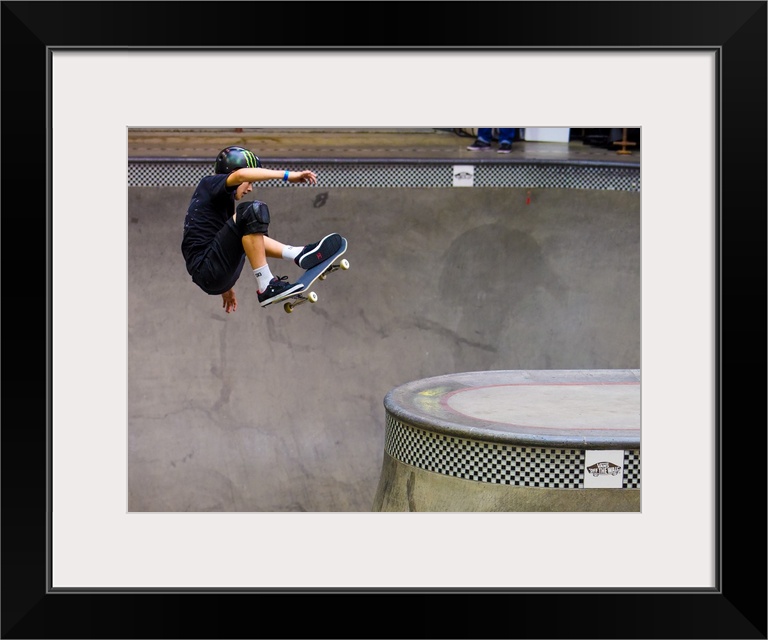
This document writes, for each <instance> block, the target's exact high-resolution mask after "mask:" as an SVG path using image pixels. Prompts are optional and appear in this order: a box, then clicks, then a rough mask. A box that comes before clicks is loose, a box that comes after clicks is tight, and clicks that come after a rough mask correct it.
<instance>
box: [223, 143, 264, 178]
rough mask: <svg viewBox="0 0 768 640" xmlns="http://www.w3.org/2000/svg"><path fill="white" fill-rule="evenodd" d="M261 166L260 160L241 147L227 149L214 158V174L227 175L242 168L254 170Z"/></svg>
mask: <svg viewBox="0 0 768 640" xmlns="http://www.w3.org/2000/svg"><path fill="white" fill-rule="evenodd" d="M260 166H261V160H259V159H258V158H257V157H256V156H255V155H253V154H252V153H251V152H250V151H248V149H243V147H227V148H226V149H222V150H221V151H220V152H219V155H218V156H216V164H215V165H214V172H215V173H229V172H231V171H234V170H235V169H242V168H244V167H251V168H256V167H260Z"/></svg>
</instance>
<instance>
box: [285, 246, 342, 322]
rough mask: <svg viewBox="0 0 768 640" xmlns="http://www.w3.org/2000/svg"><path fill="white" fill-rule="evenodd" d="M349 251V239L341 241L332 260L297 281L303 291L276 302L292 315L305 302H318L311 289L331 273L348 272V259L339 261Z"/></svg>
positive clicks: (327, 260) (316, 266)
mask: <svg viewBox="0 0 768 640" xmlns="http://www.w3.org/2000/svg"><path fill="white" fill-rule="evenodd" d="M346 250H347V239H346V238H342V239H341V246H340V247H339V250H338V251H337V252H336V253H334V254H333V255H332V256H331V257H330V258H327V259H326V260H323V261H322V262H321V263H320V264H318V265H315V266H314V267H312V268H311V269H307V270H306V271H305V272H304V273H303V274H302V276H301V277H300V278H299V279H298V280H296V282H300V283H302V284H303V285H304V288H303V289H302V290H301V291H297V292H296V293H293V294H291V295H289V296H286V297H285V298H281V299H280V300H276V302H282V303H283V309H284V310H285V312H286V313H291V312H292V311H293V310H294V309H295V308H296V307H298V306H299V305H300V304H304V303H305V302H311V303H315V302H317V301H318V296H317V294H316V293H315V292H314V291H310V290H309V288H310V287H311V286H312V285H313V284H314V283H315V281H316V280H325V279H326V278H327V277H328V274H329V273H333V272H334V271H338V270H339V269H343V270H344V271H346V270H347V269H349V262H348V261H347V260H346V259H342V260H339V258H340V257H341V256H342V255H343V254H344V252H345V251H346Z"/></svg>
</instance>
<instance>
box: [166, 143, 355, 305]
mask: <svg viewBox="0 0 768 640" xmlns="http://www.w3.org/2000/svg"><path fill="white" fill-rule="evenodd" d="M274 179H282V180H283V181H284V182H292V183H294V182H304V183H308V184H317V175H315V173H314V172H313V171H278V170H274V169H265V168H263V167H262V166H261V161H260V160H259V159H258V158H257V157H256V156H255V155H254V154H253V153H251V152H250V151H248V149H244V148H243V147H227V148H226V149H222V151H221V152H220V153H219V155H218V156H217V157H216V162H215V164H214V174H213V175H209V176H205V177H204V178H202V179H201V180H200V182H199V183H198V184H197V187H196V188H195V192H194V194H193V195H192V200H191V201H190V203H189V208H188V209H187V214H186V217H185V218H184V234H183V237H182V241H181V253H182V255H183V256H184V260H185V262H186V265H187V271H188V272H189V275H190V276H192V281H193V282H194V283H195V284H196V285H197V286H199V287H200V288H201V289H202V290H203V291H205V292H206V293H208V294H210V295H221V297H222V301H223V302H222V307H223V308H224V310H225V311H226V312H227V313H230V312H232V311H235V310H236V309H237V298H236V297H235V290H234V288H233V287H234V285H235V282H236V281H237V279H238V278H239V277H240V272H241V271H242V269H243V265H244V264H245V259H246V258H248V262H249V264H250V266H251V269H253V275H254V277H255V278H256V287H257V294H258V298H259V304H260V305H261V306H262V307H264V306H266V305H268V304H270V303H272V302H276V301H277V300H280V299H282V298H284V297H287V296H289V295H291V294H292V293H296V292H298V291H301V290H302V289H303V288H304V285H303V284H300V283H295V284H293V283H290V282H288V276H282V277H278V276H273V275H272V272H271V270H270V268H269V265H268V264H267V258H278V259H282V260H293V261H294V262H295V263H296V264H297V265H298V266H299V267H301V268H302V269H311V268H312V267H314V266H315V265H317V264H318V263H320V262H322V261H323V260H324V259H325V258H326V257H327V256H331V255H333V254H334V253H335V252H336V251H337V250H338V249H339V247H340V246H341V236H340V235H339V234H338V233H331V234H329V235H327V236H325V237H324V238H323V239H322V240H320V241H319V242H312V243H310V244H307V245H304V246H301V247H294V246H292V245H287V244H283V243H282V242H278V241H277V240H274V239H272V238H270V237H269V235H268V233H267V231H268V229H269V208H268V207H267V205H266V203H264V202H260V201H258V200H253V201H248V202H240V203H239V204H238V205H237V207H235V202H237V201H239V200H241V199H242V197H243V196H244V195H246V194H247V193H250V192H251V191H252V190H253V186H252V184H251V183H253V182H258V181H261V180H274Z"/></svg>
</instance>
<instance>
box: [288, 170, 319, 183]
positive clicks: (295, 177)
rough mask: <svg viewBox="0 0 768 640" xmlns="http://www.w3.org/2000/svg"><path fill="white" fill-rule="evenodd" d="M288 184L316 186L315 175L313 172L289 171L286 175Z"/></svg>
mask: <svg viewBox="0 0 768 640" xmlns="http://www.w3.org/2000/svg"><path fill="white" fill-rule="evenodd" d="M288 182H308V183H309V184H317V174H316V173H315V172H314V171H291V172H289V174H288Z"/></svg>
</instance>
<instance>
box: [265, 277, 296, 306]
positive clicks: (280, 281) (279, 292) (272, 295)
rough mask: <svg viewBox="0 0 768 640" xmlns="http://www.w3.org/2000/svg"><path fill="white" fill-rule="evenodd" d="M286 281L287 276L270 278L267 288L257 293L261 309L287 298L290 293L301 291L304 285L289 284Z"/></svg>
mask: <svg viewBox="0 0 768 640" xmlns="http://www.w3.org/2000/svg"><path fill="white" fill-rule="evenodd" d="M287 280H288V276H282V277H281V278H278V277H277V276H275V277H274V278H272V280H270V282H269V284H268V285H267V288H266V289H265V290H264V291H262V292H261V293H259V304H260V305H261V306H262V307H266V306H267V305H268V304H272V303H273V302H277V301H278V300H282V299H283V298H287V297H288V296H289V295H291V294H292V293H296V292H297V291H301V290H302V289H303V288H304V285H303V284H301V283H300V282H297V283H296V284H291V283H290V282H287Z"/></svg>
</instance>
